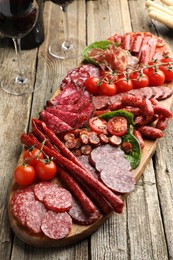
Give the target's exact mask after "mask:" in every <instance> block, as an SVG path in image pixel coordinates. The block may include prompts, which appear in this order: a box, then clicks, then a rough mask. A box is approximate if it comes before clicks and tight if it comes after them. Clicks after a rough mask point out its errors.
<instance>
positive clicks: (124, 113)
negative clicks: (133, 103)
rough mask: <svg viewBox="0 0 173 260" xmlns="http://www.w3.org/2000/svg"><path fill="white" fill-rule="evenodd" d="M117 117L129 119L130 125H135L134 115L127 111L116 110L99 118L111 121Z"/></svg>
mask: <svg viewBox="0 0 173 260" xmlns="http://www.w3.org/2000/svg"><path fill="white" fill-rule="evenodd" d="M115 116H123V117H125V118H126V119H127V122H128V125H129V126H130V125H134V120H133V119H134V115H133V114H132V113H130V112H128V111H125V110H115V111H111V112H108V113H105V114H102V115H100V116H99V117H101V118H104V119H105V120H106V121H109V119H111V118H113V117H115Z"/></svg>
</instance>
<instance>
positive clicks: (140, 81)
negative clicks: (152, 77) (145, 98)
mask: <svg viewBox="0 0 173 260" xmlns="http://www.w3.org/2000/svg"><path fill="white" fill-rule="evenodd" d="M130 79H131V80H132V83H133V88H144V87H147V86H148V85H149V79H148V76H147V75H146V74H144V73H141V72H133V73H131V74H130Z"/></svg>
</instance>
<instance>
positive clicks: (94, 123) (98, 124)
mask: <svg viewBox="0 0 173 260" xmlns="http://www.w3.org/2000/svg"><path fill="white" fill-rule="evenodd" d="M89 127H90V128H91V130H92V131H94V132H96V133H98V134H101V133H107V122H106V120H104V119H103V118H99V117H97V116H95V117H91V118H90V119H89Z"/></svg>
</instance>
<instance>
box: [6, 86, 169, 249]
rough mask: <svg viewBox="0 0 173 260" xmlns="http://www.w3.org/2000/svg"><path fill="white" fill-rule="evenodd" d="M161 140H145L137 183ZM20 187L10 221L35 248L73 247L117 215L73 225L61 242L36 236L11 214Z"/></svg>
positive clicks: (135, 173)
mask: <svg viewBox="0 0 173 260" xmlns="http://www.w3.org/2000/svg"><path fill="white" fill-rule="evenodd" d="M169 87H170V88H172V89H173V83H170V84H169ZM59 92H60V91H59V89H58V90H57V91H56V92H55V93H54V95H53V97H54V96H56V95H57V94H59ZM172 101H173V96H171V97H170V98H168V99H166V100H164V101H160V104H162V105H163V106H164V107H165V108H167V109H170V108H171V105H172ZM163 138H164V137H163ZM158 141H159V140H156V141H152V140H145V147H144V149H143V150H142V157H141V162H140V164H139V166H138V167H137V168H136V169H135V170H133V171H132V174H133V176H134V178H135V181H136V182H137V181H138V180H139V178H140V177H141V175H142V173H143V171H144V169H145V167H146V165H147V163H148V161H149V160H150V158H151V157H152V155H153V153H154V152H155V150H156V147H157V143H158ZM21 158H22V154H21V156H20V158H19V161H20V160H21ZM53 182H55V183H59V181H58V179H57V178H55V179H54V180H53ZM19 188H21V187H19V186H18V185H17V184H16V183H15V182H14V181H13V183H12V185H11V189H10V193H9V200H8V214H9V220H10V224H11V227H12V229H13V231H14V233H15V234H16V235H17V237H18V238H20V239H21V240H22V241H23V242H25V243H27V244H29V245H32V246H35V247H63V246H67V245H71V244H74V243H77V242H79V241H81V240H82V239H84V238H86V237H87V236H89V235H91V234H92V233H93V232H95V231H96V230H97V229H98V228H99V227H100V226H101V225H102V224H103V223H104V222H105V221H106V220H107V219H108V218H109V217H110V216H111V215H112V214H116V213H110V214H108V215H103V216H102V217H100V219H99V220H97V221H96V222H94V223H93V224H91V225H87V226H83V225H78V224H73V226H72V229H71V232H70V234H69V235H68V236H67V237H65V238H63V239H59V240H53V239H49V238H48V237H46V236H45V235H34V234H33V233H29V231H28V230H27V229H26V228H23V227H22V226H20V225H19V224H18V223H17V221H16V219H15V218H14V217H13V215H12V213H11V208H10V200H11V197H12V195H13V193H14V192H15V191H16V190H18V189H19ZM125 196H127V195H123V196H121V198H122V199H124V198H125Z"/></svg>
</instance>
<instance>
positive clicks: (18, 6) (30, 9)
mask: <svg viewBox="0 0 173 260" xmlns="http://www.w3.org/2000/svg"><path fill="white" fill-rule="evenodd" d="M37 18H38V4H37V1H36V0H0V32H1V33H3V34H4V35H6V36H7V37H10V38H12V40H13V42H14V47H15V52H16V58H17V66H16V65H15V66H14V68H13V70H12V71H9V67H7V68H2V69H3V76H4V77H3V78H2V79H1V87H2V89H3V90H4V91H6V92H7V93H10V94H13V95H23V94H28V93H32V92H34V91H35V90H36V89H33V87H32V84H31V82H30V77H31V76H30V74H31V73H30V72H29V71H25V72H24V70H23V68H22V63H21V37H23V36H25V35H27V34H28V33H29V32H30V31H31V30H32V28H33V27H34V25H35V23H36V21H37ZM16 75H17V76H16Z"/></svg>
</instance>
